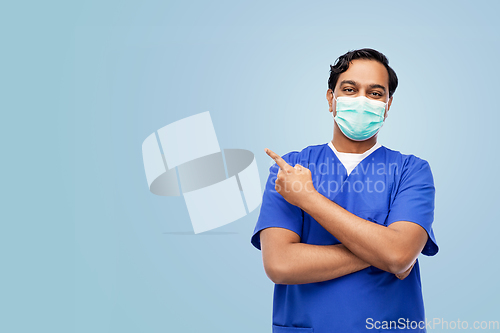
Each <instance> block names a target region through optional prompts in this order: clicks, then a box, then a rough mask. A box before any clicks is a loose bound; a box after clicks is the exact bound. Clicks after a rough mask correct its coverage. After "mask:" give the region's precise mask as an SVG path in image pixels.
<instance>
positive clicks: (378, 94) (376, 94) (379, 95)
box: [372, 91, 382, 97]
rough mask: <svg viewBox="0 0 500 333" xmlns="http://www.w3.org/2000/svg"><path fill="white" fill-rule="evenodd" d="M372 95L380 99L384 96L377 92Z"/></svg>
mask: <svg viewBox="0 0 500 333" xmlns="http://www.w3.org/2000/svg"><path fill="white" fill-rule="evenodd" d="M372 94H374V95H375V96H378V97H382V94H381V93H378V92H376V91H374V92H372Z"/></svg>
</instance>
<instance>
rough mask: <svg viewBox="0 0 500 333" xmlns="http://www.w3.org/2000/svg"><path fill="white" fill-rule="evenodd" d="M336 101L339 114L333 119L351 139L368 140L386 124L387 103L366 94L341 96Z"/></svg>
mask: <svg viewBox="0 0 500 333" xmlns="http://www.w3.org/2000/svg"><path fill="white" fill-rule="evenodd" d="M334 98H335V95H334ZM335 101H336V102H337V107H336V111H337V114H336V116H335V117H334V118H333V119H335V122H336V123H337V125H338V126H339V128H340V130H341V131H342V133H344V135H345V136H347V137H348V138H349V139H351V140H354V141H364V140H368V139H369V138H371V137H373V136H374V135H375V134H377V132H378V131H379V130H380V128H381V127H382V125H383V124H384V114H385V107H386V105H387V103H384V102H382V101H375V100H372V99H369V98H367V97H365V96H358V97H345V96H340V97H338V98H336V99H335Z"/></svg>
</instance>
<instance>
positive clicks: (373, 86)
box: [340, 80, 386, 93]
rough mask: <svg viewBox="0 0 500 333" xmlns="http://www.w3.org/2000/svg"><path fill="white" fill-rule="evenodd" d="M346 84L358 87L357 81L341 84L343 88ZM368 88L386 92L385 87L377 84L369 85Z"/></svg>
mask: <svg viewBox="0 0 500 333" xmlns="http://www.w3.org/2000/svg"><path fill="white" fill-rule="evenodd" d="M344 84H352V85H353V86H356V85H357V83H356V81H352V80H343V81H342V82H340V86H341V87H342V85H344ZM368 88H380V89H382V90H383V91H384V93H385V92H386V89H385V87H384V86H382V85H380V84H376V83H374V84H370V85H368Z"/></svg>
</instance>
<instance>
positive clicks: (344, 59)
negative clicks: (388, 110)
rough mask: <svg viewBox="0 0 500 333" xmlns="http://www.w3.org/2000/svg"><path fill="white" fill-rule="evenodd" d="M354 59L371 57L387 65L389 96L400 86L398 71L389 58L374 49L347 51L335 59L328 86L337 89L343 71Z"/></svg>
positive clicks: (331, 67) (370, 58)
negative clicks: (390, 63)
mask: <svg viewBox="0 0 500 333" xmlns="http://www.w3.org/2000/svg"><path fill="white" fill-rule="evenodd" d="M354 59H369V60H376V61H378V62H380V63H381V64H382V65H384V66H385V68H386V69H387V72H388V73H389V98H391V96H392V95H393V94H394V92H395V91H396V88H397V87H398V77H397V75H396V72H395V71H394V70H393V69H392V68H391V67H390V66H389V59H387V57H386V56H385V55H383V54H382V53H380V52H378V51H376V50H374V49H368V48H364V49H359V50H352V51H349V52H347V53H346V54H344V55H341V56H340V57H338V58H337V60H335V63H334V64H333V66H332V65H330V78H329V79H328V88H330V89H332V90H333V91H335V86H336V85H337V81H338V79H339V76H340V74H341V73H344V72H345V71H346V70H347V69H348V68H349V64H350V63H351V61H353V60H354Z"/></svg>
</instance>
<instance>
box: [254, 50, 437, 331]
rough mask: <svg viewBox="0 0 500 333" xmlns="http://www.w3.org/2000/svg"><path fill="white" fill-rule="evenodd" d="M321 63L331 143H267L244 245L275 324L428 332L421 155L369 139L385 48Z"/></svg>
mask: <svg viewBox="0 0 500 333" xmlns="http://www.w3.org/2000/svg"><path fill="white" fill-rule="evenodd" d="M330 69H331V71H330V78H329V80H328V86H329V89H328V90H327V94H326V97H327V100H328V103H329V106H330V107H329V111H330V112H331V113H332V116H333V118H334V121H333V124H334V130H333V140H332V141H330V142H328V143H324V144H319V145H312V146H308V147H306V148H304V149H302V150H301V151H292V152H289V153H287V154H285V155H283V156H279V155H278V154H276V153H274V152H273V151H271V150H270V149H267V148H266V149H265V151H266V153H267V154H268V155H269V156H270V157H271V158H273V159H274V161H275V162H276V163H275V164H274V165H272V166H271V167H270V169H269V171H270V174H269V177H268V179H267V183H266V187H265V191H264V194H263V199H262V206H261V210H260V215H259V218H258V220H257V224H256V226H255V230H254V233H253V235H252V238H251V243H252V244H253V245H254V246H255V247H256V248H257V249H259V250H261V251H262V258H263V264H264V268H265V272H266V274H267V276H268V277H269V278H270V279H271V280H272V281H273V282H274V283H275V289H274V301H273V321H272V331H273V332H276V333H288V332H290V333H292V332H293V333H306V332H314V333H327V332H328V333H330V332H332V333H336V332H351V333H356V332H426V319H425V312H424V303H423V298H422V289H421V280H420V268H419V261H418V258H417V257H418V256H419V254H420V253H422V254H423V255H427V256H433V255H435V254H436V253H437V252H438V246H437V243H436V239H435V237H434V232H433V229H432V223H433V219H434V197H435V188H434V182H433V176H432V172H431V169H430V166H429V163H428V162H427V161H425V160H424V159H422V158H419V157H417V156H414V155H411V154H402V153H400V152H399V151H395V150H391V149H389V148H387V147H385V146H382V145H381V144H380V143H378V142H377V133H378V132H379V130H380V128H381V127H382V125H383V124H384V121H385V119H386V117H387V113H388V111H389V109H390V106H391V103H392V100H393V94H394V92H395V90H396V87H397V85H398V79H397V76H396V73H395V72H394V70H393V69H392V68H391V67H390V66H389V63H388V60H387V58H386V57H385V56H384V55H383V54H382V53H380V52H378V51H376V50H373V49H360V50H354V51H350V52H347V53H346V54H344V55H342V56H340V57H339V58H338V59H337V60H336V62H335V63H334V65H333V66H330ZM276 127H277V128H278V129H279V128H280V125H279V124H276Z"/></svg>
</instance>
